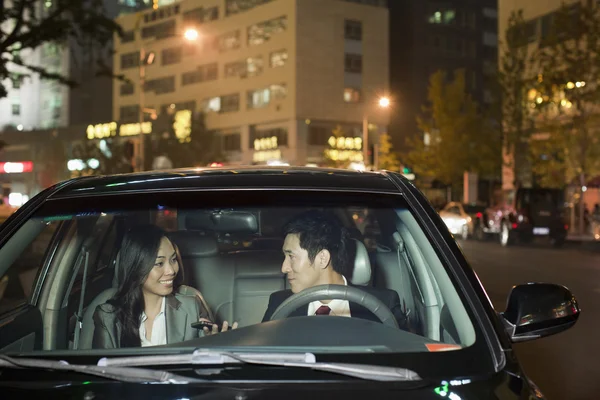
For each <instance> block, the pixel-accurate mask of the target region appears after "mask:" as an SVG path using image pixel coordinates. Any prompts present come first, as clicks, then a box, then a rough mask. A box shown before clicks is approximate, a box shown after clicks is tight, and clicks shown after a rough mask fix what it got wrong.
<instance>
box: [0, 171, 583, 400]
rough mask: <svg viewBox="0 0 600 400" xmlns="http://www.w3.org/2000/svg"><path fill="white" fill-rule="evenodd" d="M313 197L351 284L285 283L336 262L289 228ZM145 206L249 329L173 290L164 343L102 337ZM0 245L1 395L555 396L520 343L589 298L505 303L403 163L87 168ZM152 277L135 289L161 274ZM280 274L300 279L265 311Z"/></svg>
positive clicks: (39, 199) (10, 227) (524, 298)
mask: <svg viewBox="0 0 600 400" xmlns="http://www.w3.org/2000/svg"><path fill="white" fill-rule="evenodd" d="M308 210H320V211H321V213H325V214H326V215H328V216H329V217H328V218H336V219H337V220H339V221H340V223H341V224H342V225H343V227H344V228H343V229H341V228H340V229H338V230H334V231H332V232H333V233H332V234H333V235H335V234H336V232H337V233H338V234H339V235H340V236H339V238H337V239H335V240H334V242H333V243H334V245H335V246H337V245H340V246H341V244H342V243H344V246H345V247H344V246H342V247H338V249H345V250H343V251H342V250H335V251H340V253H339V254H340V256H336V257H337V258H335V259H336V260H338V261H335V264H334V265H337V267H336V268H342V266H343V268H345V269H347V272H346V275H344V276H343V277H344V281H345V282H346V283H347V284H344V285H342V284H330V285H319V284H318V282H317V286H314V287H311V288H307V289H305V290H302V291H297V293H295V294H292V292H289V291H288V292H280V291H284V290H287V289H289V288H290V287H295V286H293V285H295V283H294V282H293V277H290V276H288V277H287V278H288V279H286V276H285V275H284V272H287V273H288V274H293V273H298V272H297V271H298V270H299V268H300V267H299V265H302V266H303V268H309V269H308V271H309V273H311V274H312V273H315V271H316V270H315V268H316V266H317V265H318V266H319V268H333V267H332V264H331V263H332V261H331V257H333V256H332V254H334V253H332V252H333V251H334V249H335V248H334V247H331V245H330V244H323V243H320V242H316V246H317V247H315V248H317V249H318V248H321V249H322V250H318V252H317V253H316V254H315V255H314V257H313V259H312V260H311V259H310V257H311V256H310V255H309V254H308V251H307V250H306V248H308V247H310V246H312V245H309V244H308V242H303V240H309V239H307V237H304V239H302V236H301V235H300V236H294V237H293V238H294V240H297V243H298V247H297V249H300V250H302V251H304V252H302V251H300V250H298V251H299V253H298V254H300V255H298V257H305V258H303V259H302V260H304V261H294V259H293V257H294V256H295V255H296V253H295V250H294V251H292V250H290V247H289V246H288V247H286V246H287V245H284V243H285V242H284V237H283V234H282V228H283V227H284V226H285V225H286V222H287V221H289V220H290V219H291V218H294V217H296V216H297V215H299V214H300V213H304V212H305V211H308ZM367 217H368V219H369V222H368V224H364V223H362V220H363V219H364V218H367ZM357 222H360V224H358V223H357ZM140 224H155V225H156V224H159V225H160V226H161V227H163V228H164V230H165V231H166V232H167V233H168V237H169V239H170V240H171V241H172V243H173V244H175V245H176V246H177V252H176V253H173V256H169V257H173V258H172V259H171V258H169V262H171V263H177V265H178V266H179V267H178V268H179V271H180V272H182V273H181V279H182V280H183V281H182V283H183V284H184V285H186V286H181V287H185V288H186V293H185V295H186V296H192V299H195V301H197V303H196V304H197V305H198V304H202V307H205V310H206V311H207V314H206V315H208V317H209V318H211V320H212V321H213V322H215V323H217V324H218V325H222V324H223V323H224V321H229V322H230V323H231V322H233V321H236V322H238V323H239V327H238V328H237V329H233V330H229V331H224V332H222V333H218V334H213V335H202V334H201V333H200V332H196V331H194V330H193V329H194V327H193V326H196V324H195V322H197V321H195V320H193V319H192V320H189V319H185V318H184V319H179V320H174V319H173V318H172V317H171V316H172V315H173V314H169V313H173V312H174V311H172V309H176V307H177V305H176V303H174V304H175V305H173V304H172V303H169V305H168V306H164V303H163V307H167V308H166V310H167V311H165V313H166V316H165V318H166V321H167V322H166V329H167V332H166V339H167V344H166V345H161V346H145V347H140V346H137V345H136V346H134V345H131V346H128V345H125V344H123V346H122V347H121V348H107V347H114V346H107V345H106V342H105V341H104V342H100V343H101V346H98V343H99V342H97V341H96V339H95V337H97V336H98V332H100V334H103V332H104V331H105V330H109V329H115V330H116V332H119V330H120V329H121V328H120V327H122V326H123V325H120V323H119V322H116V323H115V324H116V325H115V324H113V325H111V326H107V325H105V324H106V320H103V319H99V317H98V310H99V309H100V310H106V309H107V308H102V307H104V306H105V305H107V304H108V303H107V302H109V301H114V299H115V296H116V294H115V293H117V291H120V293H122V295H123V296H128V295H129V292H128V290H126V288H125V289H124V286H123V285H124V283H123V282H126V281H127V279H128V277H129V276H130V273H131V271H132V270H131V268H134V267H135V266H136V265H142V264H140V263H142V261H143V260H144V259H143V258H132V257H125V258H124V257H122V256H121V255H122V254H123V252H124V251H127V253H126V254H132V251H133V250H131V249H132V248H128V247H123V237H124V235H125V234H126V233H127V232H131V229H132V228H133V227H137V226H139V225H140ZM367 225H370V226H371V227H370V228H367ZM144 226H147V225H144ZM324 226H325V227H324V228H322V229H326V230H327V229H329V228H327V227H328V226H329V225H324ZM342 232H347V235H346V234H344V235H343V236H342ZM367 234H368V235H370V238H369V240H370V245H369V246H368V247H367V246H365V243H364V237H365V235H367ZM336 237H337V236H336ZM161 243H162V242H161ZM294 243H296V242H294ZM335 243H337V244H335ZM161 246H162V244H161ZM303 246H304V247H303ZM319 246H321V247H319ZM292 248H293V249H296V247H293V246H292ZM161 249H162V247H161ZM327 249H332V250H331V252H330V251H329V250H327ZM134 250H135V249H134ZM282 250H285V256H284V254H283V253H282ZM325 250H327V251H325ZM160 251H162V250H160V249H159V253H158V254H161V253H160ZM302 254H304V255H302ZM328 257H330V258H328ZM154 258H155V256H152V257H151V258H150V260H151V262H152V263H154V262H155V261H154ZM0 260H2V262H0V282H5V281H7V282H8V284H7V285H6V286H5V290H4V291H3V292H1V291H0V292H1V296H0V297H1V298H0V392H1V393H2V398H3V399H10V398H25V397H33V396H36V397H39V396H44V397H49V396H50V397H60V398H72V397H73V398H74V397H77V398H87V399H93V398H140V399H148V398H200V397H202V398H205V397H206V398H211V397H213V396H217V397H219V398H221V397H223V398H236V399H250V398H262V397H277V398H281V397H285V398H307V397H327V398H348V397H351V398H354V397H357V396H369V397H372V398H381V399H383V398H390V399H391V398H394V399H396V398H403V399H439V398H440V396H441V397H447V398H450V399H459V398H460V399H525V398H527V399H531V398H536V399H540V398H543V395H542V394H541V392H540V391H539V389H538V388H537V387H536V386H535V384H534V383H533V382H532V381H531V380H529V379H528V378H527V377H526V375H525V373H524V372H523V370H522V368H521V366H520V365H519V363H518V360H517V359H516V358H515V356H514V352H513V350H512V344H513V343H516V342H524V341H528V340H535V339H538V338H541V337H545V336H548V335H552V334H556V333H559V332H562V331H564V330H565V329H568V328H570V327H571V326H573V324H575V323H576V321H577V319H578V317H579V315H580V309H579V305H578V303H577V300H576V298H575V297H574V296H573V294H572V293H571V292H570V291H569V290H568V289H567V288H566V287H564V286H559V285H555V284H550V283H527V284H522V285H516V286H515V287H514V288H513V289H512V291H511V292H510V293H509V294H508V302H507V307H506V309H505V310H503V311H502V312H498V311H496V310H494V308H493V306H492V305H491V303H490V301H489V299H488V297H487V295H486V293H485V290H484V288H483V287H482V286H481V283H480V281H479V280H478V278H477V276H476V274H475V272H474V271H473V270H472V269H471V268H470V267H469V264H468V262H467V260H466V259H465V258H464V256H463V254H462V252H461V251H460V249H459V247H458V245H457V243H456V242H455V241H454V239H453V237H452V236H451V234H450V233H449V232H448V229H447V228H446V226H445V225H444V222H443V221H442V219H441V218H440V217H439V215H438V214H437V213H436V212H435V210H434V209H433V208H431V206H430V205H429V203H428V202H427V200H426V199H425V197H424V196H423V195H422V194H421V193H420V192H419V191H418V190H417V189H416V188H415V187H414V186H413V185H412V184H411V183H410V182H409V181H407V180H406V179H405V178H403V177H402V176H401V175H400V174H396V173H392V172H355V171H348V170H334V169H319V168H298V167H239V168H235V169H234V168H231V167H229V168H226V169H225V168H222V169H219V168H206V169H200V170H199V169H193V170H176V171H159V172H155V171H153V172H147V173H137V174H124V175H118V176H93V177H84V178H77V179H74V180H70V181H67V182H64V183H60V184H58V185H56V186H53V187H51V188H49V189H47V190H45V191H43V192H42V193H40V194H39V195H38V196H36V197H35V198H33V199H32V200H30V201H29V202H27V203H26V204H25V205H24V206H23V207H21V208H20V209H19V210H18V211H17V212H16V213H15V214H14V215H12V216H11V217H10V218H9V219H8V220H7V221H6V223H5V224H3V225H2V226H0ZM284 260H285V262H284ZM306 260H309V261H306ZM343 260H348V262H347V263H343ZM301 262H302V263H304V264H301ZM307 262H308V264H306V263H307ZM317 263H318V264H317ZM340 263H342V264H340ZM282 264H283V265H284V266H283V267H282ZM125 265H129V267H125ZM132 265H133V267H132ZM290 266H291V267H290ZM124 268H130V269H124ZM152 268H162V264H160V263H159V259H157V261H156V264H155V265H154V266H153V267H152ZM290 268H291V269H290ZM311 268H312V269H311ZM183 271H185V273H183ZM292 271H293V273H292ZM310 271H312V272H310ZM329 271H331V269H330V270H329ZM317 272H318V271H317ZM311 276H312V275H311ZM319 276H320V275H319ZM148 279H149V278H148V276H146V277H145V278H144V280H143V281H140V282H141V283H139V286H134V287H132V288H131V291H132V293H133V292H135V293H137V292H136V291H140V290H141V291H143V290H149V289H144V288H145V286H142V285H145V282H146V281H147V280H148ZM157 279H158V278H157ZM142 282H144V283H142ZM157 282H159V283H160V284H163V285H174V284H173V283H172V282H174V280H173V279H172V280H171V281H169V282H170V283H169V282H167V281H164V282H163V281H157ZM165 287H167V286H165ZM168 287H173V286H168ZM181 287H180V288H181ZM173 290H175V289H173ZM274 292H277V293H287V295H291V297H289V298H288V299H287V300H286V301H285V302H283V303H281V304H280V305H279V307H277V309H275V311H274V312H273V313H272V314H267V313H266V310H267V308H268V307H269V306H270V305H271V303H270V299H271V301H274V300H273V298H274V297H273V296H271V295H272V294H273V293H274ZM144 293H145V292H144ZM177 293H178V294H179V293H180V292H177ZM372 293H386V296H388V298H389V299H392V301H391V302H390V303H389V304H390V305H389V306H388V305H387V304H388V303H384V302H383V301H381V300H379V298H378V297H377V296H375V295H373V294H372ZM183 295H184V294H182V296H183ZM111 299H113V300H111ZM329 299H331V300H333V299H335V300H338V301H342V302H344V301H347V302H348V303H347V304H348V305H349V308H348V310H349V312H348V314H344V315H345V316H341V315H335V313H334V315H332V314H330V315H327V316H311V315H308V314H307V313H306V310H307V309H308V307H309V303H310V304H311V306H312V305H313V304H314V303H315V302H319V303H318V304H322V303H321V301H325V302H327V300H329ZM198 302H200V303H198ZM113 304H114V303H113ZM327 304H330V305H332V307H333V303H327ZM343 304H346V303H343ZM99 307H100V308H99ZM198 307H200V306H199V305H198ZM344 307H345V306H344ZM356 307H362V308H361V310H366V311H367V312H369V313H371V314H372V315H374V316H375V317H376V318H375V319H374V320H370V319H365V318H362V317H360V315H361V314H360V312H356V313H355V311H356V310H359V309H358V308H356ZM392 308H393V310H392ZM163 309H164V308H163ZM108 310H109V311H110V310H111V308H110V307H109V308H108ZM303 310H304V311H303ZM271 311H272V309H271ZM103 312H105V311H103ZM123 312H125V311H123ZM138 315H139V314H138ZM144 315H145V314H144ZM186 315H187V314H186ZM398 315H400V316H401V317H400V318H401V320H402V321H400V320H399V319H398ZM348 316H350V318H348ZM115 318H118V317H115ZM114 321H121V320H120V319H115V320H114ZM145 321H147V320H146V319H143V318H142V317H141V316H140V318H139V319H138V320H134V322H132V323H133V326H134V327H137V325H136V324H137V323H140V324H146V322H145ZM173 321H179V323H175V322H173ZM399 321H400V322H399ZM144 326H146V325H144ZM140 329H141V325H140ZM120 332H124V331H122V330H121V331H120ZM173 332H175V333H173ZM189 332H192V335H193V336H194V338H192V339H188V340H184V341H182V342H177V341H176V340H173V339H172V338H173V337H175V336H177V335H179V336H177V337H184V336H185V335H188V333H189ZM137 334H138V333H137V330H136V333H135V334H134V337H135V335H137ZM171 335H173V336H171ZM119 337H124V336H119ZM145 337H146V336H145ZM169 338H171V339H169ZM140 340H141V339H140ZM123 343H125V342H123ZM148 383H151V384H148ZM155 383H161V384H159V385H157V384H155Z"/></svg>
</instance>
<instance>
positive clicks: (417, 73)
mask: <svg viewBox="0 0 600 400" xmlns="http://www.w3.org/2000/svg"><path fill="white" fill-rule="evenodd" d="M389 8H390V20H391V23H390V71H391V75H390V87H391V91H392V93H393V95H394V97H395V99H396V103H397V107H396V109H395V110H394V113H393V114H392V120H391V121H390V133H391V134H392V137H393V142H394V145H395V147H396V148H397V149H404V150H405V147H404V140H405V139H406V138H407V137H410V136H412V135H422V132H418V129H417V124H416V118H415V117H416V116H417V115H418V114H419V113H420V112H421V106H422V105H424V104H425V103H426V101H427V88H428V85H429V77H430V76H431V74H433V73H434V72H436V71H437V70H440V69H441V70H446V71H449V72H451V71H453V70H455V69H458V68H464V69H465V70H466V78H467V84H468V86H469V91H470V93H471V94H472V95H473V97H474V98H475V99H476V100H477V101H478V102H479V103H480V104H482V105H484V106H485V105H486V104H490V102H491V101H492V96H491V93H489V89H487V86H488V85H486V82H488V79H489V78H490V77H491V76H493V74H494V73H495V71H496V68H497V53H498V51H497V48H498V36H497V32H498V31H497V29H498V28H497V23H498V20H497V0H454V1H452V2H448V1H441V0H406V1H391V2H390V3H389Z"/></svg>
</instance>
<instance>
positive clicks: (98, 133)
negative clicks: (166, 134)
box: [85, 122, 152, 140]
mask: <svg viewBox="0 0 600 400" xmlns="http://www.w3.org/2000/svg"><path fill="white" fill-rule="evenodd" d="M117 127H118V124H117V123H116V122H107V123H104V124H96V125H88V127H87V129H86V131H85V132H86V134H87V138H88V140H94V139H105V138H109V137H112V136H117ZM118 128H119V129H118V132H119V136H135V135H139V134H140V124H139V123H137V124H123V125H121V126H119V127H118ZM142 131H143V132H144V133H146V134H148V133H150V132H152V122H144V123H142Z"/></svg>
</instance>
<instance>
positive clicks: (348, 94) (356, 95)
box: [344, 88, 360, 103]
mask: <svg viewBox="0 0 600 400" xmlns="http://www.w3.org/2000/svg"><path fill="white" fill-rule="evenodd" d="M344 101H345V102H346V103H358V102H359V101H360V90H358V89H354V88H346V89H344Z"/></svg>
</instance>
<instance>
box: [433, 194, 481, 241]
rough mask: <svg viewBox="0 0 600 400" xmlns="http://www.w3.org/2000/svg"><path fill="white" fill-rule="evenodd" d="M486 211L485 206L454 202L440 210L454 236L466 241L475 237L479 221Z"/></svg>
mask: <svg viewBox="0 0 600 400" xmlns="http://www.w3.org/2000/svg"><path fill="white" fill-rule="evenodd" d="M484 211H485V206H483V205H479V204H471V203H467V204H462V203H459V202H455V201H453V202H450V203H448V204H446V206H445V207H444V208H443V209H442V210H440V217H442V220H443V221H444V223H445V224H446V226H447V227H448V229H449V230H450V232H451V233H452V234H453V235H458V237H459V238H461V239H464V240H466V239H468V238H470V237H471V236H473V233H474V232H475V227H476V224H477V221H479V220H480V218H481V216H482V214H483V212H484Z"/></svg>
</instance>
